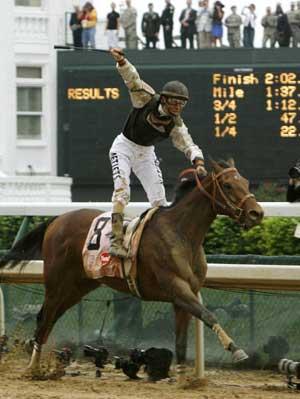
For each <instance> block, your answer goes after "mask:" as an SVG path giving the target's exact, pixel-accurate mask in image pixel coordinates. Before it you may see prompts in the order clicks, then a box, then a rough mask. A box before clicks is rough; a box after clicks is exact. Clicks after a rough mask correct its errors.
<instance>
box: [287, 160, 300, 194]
mask: <svg viewBox="0 0 300 399" xmlns="http://www.w3.org/2000/svg"><path fill="white" fill-rule="evenodd" d="M286 200H287V201H288V202H294V201H299V200H300V160H298V161H297V162H296V164H295V165H294V166H293V167H292V168H290V170H289V184H288V189H287V193H286Z"/></svg>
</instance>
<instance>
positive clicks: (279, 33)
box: [276, 4, 292, 47]
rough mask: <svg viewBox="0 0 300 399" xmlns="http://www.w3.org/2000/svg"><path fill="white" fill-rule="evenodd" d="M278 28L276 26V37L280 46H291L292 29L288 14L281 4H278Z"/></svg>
mask: <svg viewBox="0 0 300 399" xmlns="http://www.w3.org/2000/svg"><path fill="white" fill-rule="evenodd" d="M276 15H277V17H278V20H277V28H276V39H277V41H278V43H279V46H280V47H289V46H290V41H291V36H292V31H291V27H290V24H289V21H288V17H287V15H286V14H285V13H284V12H283V10H282V7H281V5H280V4H277V6H276Z"/></svg>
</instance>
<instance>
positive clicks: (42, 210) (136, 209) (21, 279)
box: [0, 202, 300, 378]
mask: <svg viewBox="0 0 300 399" xmlns="http://www.w3.org/2000/svg"><path fill="white" fill-rule="evenodd" d="M260 205H261V206H262V207H263V209H264V212H265V216H276V217H279V216H281V217H300V203H294V204H290V203H287V202H263V203H260ZM149 207H150V205H149V203H146V202H132V203H130V204H129V205H128V207H127V209H126V214H127V215H128V216H130V217H134V216H137V215H139V214H140V213H142V212H143V211H145V210H146V209H147V208H149ZM81 208H88V209H100V210H103V211H110V210H111V208H112V205H111V203H108V202H72V203H45V202H40V203H34V204H28V203H26V202H24V203H0V215H2V216H3V215H6V216H12V215H18V216H20V215H21V216H22V215H23V216H57V215H60V214H62V213H65V212H69V211H73V210H76V209H81ZM21 265H22V263H20V264H18V265H17V266H16V267H15V268H14V269H10V270H7V269H6V270H1V272H0V281H2V282H7V283H43V262H42V261H31V262H30V263H29V264H28V265H27V267H26V268H25V269H23V270H21ZM205 286H206V287H212V288H213V287H214V288H216V287H218V288H247V289H262V288H263V289H264V290H267V289H270V290H276V289H281V290H294V291H295V290H298V289H299V287H300V267H299V266H291V265H281V266H278V265H251V267H249V264H240V265H237V264H216V263H209V264H208V274H207V278H206V283H205ZM200 300H201V298H200ZM4 331H5V315H4V301H3V295H2V292H1V289H0V333H3V332H4ZM196 336H197V339H196V361H195V366H196V367H195V368H196V375H197V376H198V377H200V378H201V377H203V376H204V351H203V339H204V337H203V325H202V322H200V321H198V320H197V321H196Z"/></svg>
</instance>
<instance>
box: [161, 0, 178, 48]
mask: <svg viewBox="0 0 300 399" xmlns="http://www.w3.org/2000/svg"><path fill="white" fill-rule="evenodd" d="M174 11H175V8H174V6H173V5H172V4H171V0H166V7H165V8H164V10H163V12H162V15H161V17H160V23H161V25H162V26H163V30H164V41H165V48H172V44H173V17H174Z"/></svg>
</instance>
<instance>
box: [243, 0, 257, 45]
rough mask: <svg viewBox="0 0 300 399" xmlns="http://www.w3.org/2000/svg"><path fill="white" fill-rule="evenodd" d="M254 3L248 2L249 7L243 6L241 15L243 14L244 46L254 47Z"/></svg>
mask: <svg viewBox="0 0 300 399" xmlns="http://www.w3.org/2000/svg"><path fill="white" fill-rule="evenodd" d="M255 8H256V7H255V4H253V3H252V4H250V6H249V7H244V8H243V11H242V15H244V17H245V19H244V37H243V43H244V47H246V48H253V47H254V36H255V21H256V14H255Z"/></svg>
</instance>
